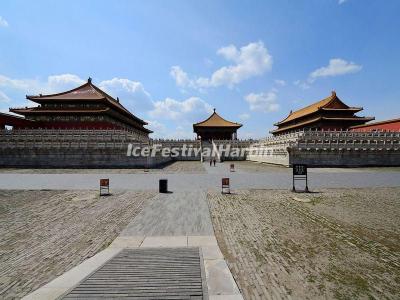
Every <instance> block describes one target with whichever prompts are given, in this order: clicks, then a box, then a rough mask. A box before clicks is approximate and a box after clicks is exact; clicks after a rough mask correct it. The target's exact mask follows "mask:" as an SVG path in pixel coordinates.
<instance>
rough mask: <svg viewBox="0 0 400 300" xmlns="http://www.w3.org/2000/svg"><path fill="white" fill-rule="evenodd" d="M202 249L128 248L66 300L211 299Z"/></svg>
mask: <svg viewBox="0 0 400 300" xmlns="http://www.w3.org/2000/svg"><path fill="white" fill-rule="evenodd" d="M201 264H202V261H201V258H200V250H199V248H139V249H124V250H122V251H121V252H120V253H119V254H117V255H116V256H115V257H113V258H112V259H111V260H109V261H108V262H107V263H106V264H104V265H103V266H102V267H101V268H100V269H99V270H97V271H96V272H94V273H93V274H92V275H90V276H89V277H88V278H86V279H85V280H84V281H83V282H82V283H80V284H79V285H78V286H77V287H75V288H74V289H73V290H72V291H70V292H69V293H68V294H67V295H66V296H65V297H64V298H63V299H98V298H103V299H121V298H123V299H207V297H204V298H203V296H205V295H207V290H206V285H205V279H204V272H203V271H202V265H201Z"/></svg>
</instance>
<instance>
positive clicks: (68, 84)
mask: <svg viewBox="0 0 400 300" xmlns="http://www.w3.org/2000/svg"><path fill="white" fill-rule="evenodd" d="M84 83H85V80H83V79H81V78H80V77H79V76H77V75H74V74H60V75H50V76H49V77H47V84H45V85H47V86H45V87H44V90H45V92H63V91H65V90H69V89H72V88H75V87H77V86H79V85H82V84H84Z"/></svg>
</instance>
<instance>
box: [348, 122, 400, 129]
mask: <svg viewBox="0 0 400 300" xmlns="http://www.w3.org/2000/svg"><path fill="white" fill-rule="evenodd" d="M351 131H363V132H368V131H400V119H395V120H388V121H382V122H374V123H371V124H367V125H364V126H359V127H357V126H355V127H353V128H351Z"/></svg>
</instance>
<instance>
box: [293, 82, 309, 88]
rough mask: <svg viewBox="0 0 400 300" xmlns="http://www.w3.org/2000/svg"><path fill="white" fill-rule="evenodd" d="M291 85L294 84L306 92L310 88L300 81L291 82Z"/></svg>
mask: <svg viewBox="0 0 400 300" xmlns="http://www.w3.org/2000/svg"><path fill="white" fill-rule="evenodd" d="M293 84H294V85H295V86H298V87H300V88H301V89H303V90H307V89H309V88H310V87H311V86H310V84H308V83H307V82H305V81H301V80H296V81H294V82H293Z"/></svg>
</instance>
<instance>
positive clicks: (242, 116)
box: [239, 113, 250, 121]
mask: <svg viewBox="0 0 400 300" xmlns="http://www.w3.org/2000/svg"><path fill="white" fill-rule="evenodd" d="M239 119H240V120H242V121H246V120H248V119H250V114H247V113H243V114H240V115H239Z"/></svg>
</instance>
